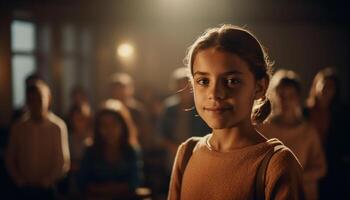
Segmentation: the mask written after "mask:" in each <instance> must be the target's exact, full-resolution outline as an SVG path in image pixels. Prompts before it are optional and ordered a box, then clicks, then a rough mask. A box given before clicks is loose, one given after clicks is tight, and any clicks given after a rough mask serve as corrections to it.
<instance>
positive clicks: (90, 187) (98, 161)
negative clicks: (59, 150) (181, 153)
mask: <svg viewBox="0 0 350 200" xmlns="http://www.w3.org/2000/svg"><path fill="white" fill-rule="evenodd" d="M135 131H136V129H135V125H134V124H133V122H132V120H131V116H130V114H129V112H128V110H127V108H126V107H125V106H124V105H123V104H122V103H121V102H120V101H117V100H108V101H106V103H105V104H104V105H103V106H102V108H101V109H100V110H99V112H98V113H97V114H96V124H95V138H94V144H93V146H92V147H91V148H90V149H88V150H87V152H86V155H85V157H84V159H83V161H82V163H81V169H80V174H79V176H78V181H79V183H80V187H81V189H82V190H83V192H84V194H85V196H86V197H88V199H130V198H134V190H135V189H136V188H137V187H139V186H140V184H141V164H142V163H141V160H140V156H139V147H138V144H137V141H136V139H135V138H134V137H133V136H135V134H136V133H135Z"/></svg>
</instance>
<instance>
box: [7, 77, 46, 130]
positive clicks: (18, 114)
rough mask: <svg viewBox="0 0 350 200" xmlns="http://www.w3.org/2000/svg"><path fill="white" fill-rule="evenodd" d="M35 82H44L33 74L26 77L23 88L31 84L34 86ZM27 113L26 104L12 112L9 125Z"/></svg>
mask: <svg viewBox="0 0 350 200" xmlns="http://www.w3.org/2000/svg"><path fill="white" fill-rule="evenodd" d="M37 81H44V79H43V78H42V77H41V76H40V75H39V74H37V73H33V74H30V75H28V76H27V77H26V79H25V87H28V86H30V85H32V84H34V83H35V82H37ZM27 111H28V108H27V104H24V105H23V106H22V107H20V108H16V109H15V110H14V111H13V114H12V119H11V123H14V122H16V121H17V120H18V119H20V118H21V117H22V116H23V115H24V114H25V113H26V112H27Z"/></svg>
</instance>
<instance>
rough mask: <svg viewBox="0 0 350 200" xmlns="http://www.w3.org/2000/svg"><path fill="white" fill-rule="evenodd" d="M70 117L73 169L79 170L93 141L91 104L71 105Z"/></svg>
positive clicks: (70, 145)
mask: <svg viewBox="0 0 350 200" xmlns="http://www.w3.org/2000/svg"><path fill="white" fill-rule="evenodd" d="M68 119H69V121H68V130H69V147H70V153H71V166H72V168H71V170H72V171H77V170H79V165H80V161H81V159H82V157H83V155H84V152H85V150H86V148H87V147H89V146H91V145H92V143H93V131H92V128H93V127H92V123H91V122H92V114H91V109H90V106H89V105H88V104H87V103H81V104H77V105H75V106H73V107H71V109H70V111H69V118H68Z"/></svg>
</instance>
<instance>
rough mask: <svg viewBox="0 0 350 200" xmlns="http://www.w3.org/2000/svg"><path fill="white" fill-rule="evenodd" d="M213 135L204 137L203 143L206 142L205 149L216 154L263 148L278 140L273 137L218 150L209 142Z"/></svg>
mask: <svg viewBox="0 0 350 200" xmlns="http://www.w3.org/2000/svg"><path fill="white" fill-rule="evenodd" d="M211 135H212V134H208V135H206V136H205V137H204V138H203V139H204V140H203V143H204V146H205V150H206V151H207V152H209V153H211V154H216V155H230V154H232V153H237V152H242V151H251V150H253V149H261V148H264V147H267V146H269V144H270V143H271V142H273V141H277V140H276V139H275V138H272V139H268V140H266V141H265V142H260V143H257V144H253V145H249V146H246V147H242V148H239V149H232V150H230V151H217V150H215V149H213V147H212V146H211V145H210V143H209V138H210V136H211Z"/></svg>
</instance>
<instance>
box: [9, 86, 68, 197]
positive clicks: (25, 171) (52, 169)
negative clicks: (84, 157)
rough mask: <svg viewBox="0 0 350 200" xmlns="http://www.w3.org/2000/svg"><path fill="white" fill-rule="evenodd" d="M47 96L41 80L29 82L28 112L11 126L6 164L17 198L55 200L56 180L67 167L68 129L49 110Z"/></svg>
mask: <svg viewBox="0 0 350 200" xmlns="http://www.w3.org/2000/svg"><path fill="white" fill-rule="evenodd" d="M50 98H51V94H50V89H49V87H48V86H47V84H46V83H44V82H43V81H41V80H37V81H35V82H34V83H31V84H30V85H28V86H27V87H26V106H27V109H28V111H27V112H26V113H25V114H24V115H23V116H22V117H21V118H20V119H19V120H18V121H17V122H16V123H15V124H14V125H13V127H12V129H11V133H10V140H9V143H8V147H7V152H6V164H7V169H8V171H9V174H10V176H11V178H12V180H13V181H14V183H15V184H16V185H17V186H18V187H19V192H18V193H17V194H18V195H19V197H18V198H19V199H54V198H55V190H54V187H55V185H56V183H57V182H58V181H59V180H60V179H61V178H62V177H63V176H64V174H65V173H66V172H67V171H68V170H69V166H70V159H69V147H68V138H67V128H66V125H65V123H64V122H63V120H61V119H60V118H59V117H57V116H56V115H54V114H53V113H52V112H50V111H49V105H50Z"/></svg>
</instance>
